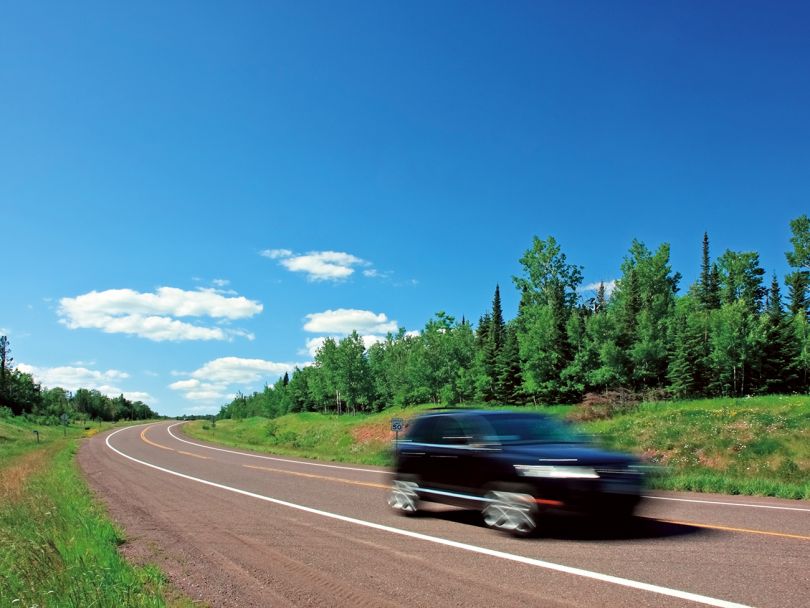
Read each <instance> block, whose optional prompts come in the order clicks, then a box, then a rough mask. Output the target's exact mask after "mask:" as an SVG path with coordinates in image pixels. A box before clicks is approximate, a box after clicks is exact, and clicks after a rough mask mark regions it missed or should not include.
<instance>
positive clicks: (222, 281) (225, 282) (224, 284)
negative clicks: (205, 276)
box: [211, 279, 231, 287]
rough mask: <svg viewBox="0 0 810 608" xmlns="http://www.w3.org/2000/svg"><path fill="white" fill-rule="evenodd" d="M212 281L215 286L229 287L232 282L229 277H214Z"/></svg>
mask: <svg viewBox="0 0 810 608" xmlns="http://www.w3.org/2000/svg"><path fill="white" fill-rule="evenodd" d="M211 283H213V284H214V286H215V287H227V286H228V285H230V284H231V282H230V281H229V280H228V279H214V280H213V281H211Z"/></svg>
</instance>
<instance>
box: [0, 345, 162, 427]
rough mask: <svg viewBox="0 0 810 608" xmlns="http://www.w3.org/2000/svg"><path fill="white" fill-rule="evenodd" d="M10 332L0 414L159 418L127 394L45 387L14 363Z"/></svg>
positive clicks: (2, 361)
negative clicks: (127, 396) (112, 395)
mask: <svg viewBox="0 0 810 608" xmlns="http://www.w3.org/2000/svg"><path fill="white" fill-rule="evenodd" d="M13 362H14V358H13V357H12V356H11V346H10V344H9V340H8V336H0V415H14V416H21V415H22V416H29V417H33V418H36V419H37V420H38V421H39V422H40V423H43V424H58V423H59V422H60V419H61V416H62V415H63V414H67V416H69V417H70V419H72V420H80V419H83V420H104V421H109V422H112V421H116V420H146V419H149V418H157V417H158V414H157V413H156V412H153V411H152V410H151V409H150V408H149V406H148V405H146V404H145V403H143V402H142V401H130V400H129V399H127V398H126V397H124V395H119V396H118V397H108V396H107V395H102V394H101V393H100V392H99V391H97V390H89V389H85V388H80V389H78V390H77V391H76V392H70V391H67V390H65V389H63V388H59V387H56V388H43V387H42V386H41V385H40V384H39V383H38V382H36V381H35V380H34V378H33V376H31V374H26V373H24V372H21V371H20V370H18V369H15V368H14V366H13Z"/></svg>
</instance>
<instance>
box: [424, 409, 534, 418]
mask: <svg viewBox="0 0 810 608" xmlns="http://www.w3.org/2000/svg"><path fill="white" fill-rule="evenodd" d="M450 414H454V415H461V416H470V415H475V416H486V417H491V416H508V415H514V414H521V415H524V416H548V414H545V413H543V412H537V411H530V412H522V411H520V410H482V409H464V408H457V409H451V408H448V409H441V410H431V411H428V412H424V413H422V414H420V415H419V417H420V418H425V417H433V416H447V415H450Z"/></svg>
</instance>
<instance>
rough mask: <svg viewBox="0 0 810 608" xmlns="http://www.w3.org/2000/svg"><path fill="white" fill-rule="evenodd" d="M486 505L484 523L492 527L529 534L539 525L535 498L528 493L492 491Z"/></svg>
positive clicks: (488, 495)
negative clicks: (536, 516)
mask: <svg viewBox="0 0 810 608" xmlns="http://www.w3.org/2000/svg"><path fill="white" fill-rule="evenodd" d="M486 498H487V500H488V501H489V502H488V504H487V506H486V507H484V510H483V515H484V523H485V524H486V525H487V526H489V527H490V528H495V529H496V530H504V531H507V532H512V533H515V534H529V533H531V532H533V531H534V529H535V528H536V527H537V522H536V521H535V512H536V508H535V504H534V499H533V498H532V497H531V496H529V495H528V494H516V493H513V492H490V493H489V494H487V496H486Z"/></svg>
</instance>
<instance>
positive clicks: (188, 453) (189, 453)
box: [177, 450, 210, 460]
mask: <svg viewBox="0 0 810 608" xmlns="http://www.w3.org/2000/svg"><path fill="white" fill-rule="evenodd" d="M177 453H178V454H185V455H186V456H194V458H204V459H205V460H208V459H209V458H210V456H201V455H200V454H193V453H192V452H184V451H183V450H177Z"/></svg>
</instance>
